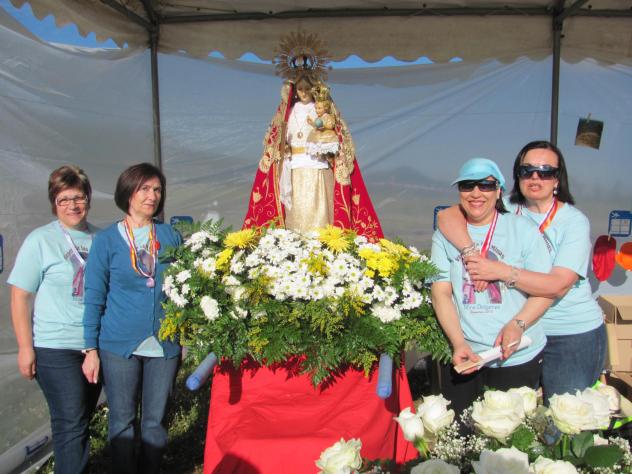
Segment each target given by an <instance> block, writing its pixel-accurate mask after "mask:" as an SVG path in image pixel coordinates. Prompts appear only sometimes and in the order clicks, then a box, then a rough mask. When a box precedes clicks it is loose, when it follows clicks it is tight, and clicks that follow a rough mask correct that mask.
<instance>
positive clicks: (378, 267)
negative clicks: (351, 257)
mask: <svg viewBox="0 0 632 474" xmlns="http://www.w3.org/2000/svg"><path fill="white" fill-rule="evenodd" d="M358 255H359V256H360V257H361V258H363V259H364V260H365V261H366V266H367V269H369V270H373V271H374V272H373V275H369V274H368V273H367V272H365V274H366V275H367V276H371V277H373V276H374V274H375V272H377V273H379V275H380V276H381V277H383V278H386V277H389V276H391V275H392V274H393V273H395V272H396V271H397V269H398V268H399V259H398V257H397V255H393V254H390V253H387V252H376V251H374V250H372V249H368V248H364V249H361V250H360V251H359V252H358Z"/></svg>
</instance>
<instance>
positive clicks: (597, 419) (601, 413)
mask: <svg viewBox="0 0 632 474" xmlns="http://www.w3.org/2000/svg"><path fill="white" fill-rule="evenodd" d="M578 396H579V397H580V398H581V399H582V400H583V401H585V402H587V403H590V404H591V405H592V407H593V411H594V415H593V416H594V421H593V423H592V426H589V427H585V428H584V429H587V430H598V429H603V428H608V425H609V424H610V400H609V399H608V396H607V395H606V394H604V393H601V392H600V391H598V390H595V389H594V388H586V389H584V391H583V392H581V394H580V393H578Z"/></svg>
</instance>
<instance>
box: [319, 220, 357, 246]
mask: <svg viewBox="0 0 632 474" xmlns="http://www.w3.org/2000/svg"><path fill="white" fill-rule="evenodd" d="M318 240H320V241H321V242H322V243H323V244H325V245H326V246H327V248H329V250H331V251H332V252H345V251H346V250H349V247H350V246H351V239H350V238H349V233H348V232H347V231H345V230H344V229H341V228H340V227H334V226H332V225H328V226H327V227H323V228H322V229H318Z"/></svg>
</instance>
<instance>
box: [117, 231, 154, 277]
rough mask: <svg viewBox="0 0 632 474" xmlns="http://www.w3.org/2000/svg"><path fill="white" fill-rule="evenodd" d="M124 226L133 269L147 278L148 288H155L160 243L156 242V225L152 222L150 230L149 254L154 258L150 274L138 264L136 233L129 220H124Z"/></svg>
mask: <svg viewBox="0 0 632 474" xmlns="http://www.w3.org/2000/svg"><path fill="white" fill-rule="evenodd" d="M123 226H124V227H125V235H126V237H127V242H128V244H129V258H130V260H131V262H132V268H133V269H134V271H135V272H136V273H138V274H139V275H142V276H144V277H145V278H147V286H148V287H149V288H153V287H154V285H155V284H156V282H155V280H154V275H155V274H156V257H157V255H158V245H159V244H158V241H157V240H156V225H155V224H154V223H153V222H152V223H151V227H150V228H149V252H150V254H151V256H152V268H151V270H150V271H149V272H145V271H144V270H143V268H142V265H139V264H138V253H137V251H136V242H135V241H134V233H133V232H132V230H131V229H130V228H129V224H128V223H127V219H123Z"/></svg>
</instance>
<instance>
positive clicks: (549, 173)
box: [518, 165, 559, 179]
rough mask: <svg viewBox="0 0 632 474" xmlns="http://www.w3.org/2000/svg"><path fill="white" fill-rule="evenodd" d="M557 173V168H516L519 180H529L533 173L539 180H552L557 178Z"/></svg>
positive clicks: (530, 166) (545, 166) (528, 166)
mask: <svg viewBox="0 0 632 474" xmlns="http://www.w3.org/2000/svg"><path fill="white" fill-rule="evenodd" d="M558 171H559V169H558V168H555V167H554V166H550V165H542V166H532V165H520V167H519V168H518V177H519V178H521V179H525V178H530V177H531V176H532V175H533V173H536V174H537V175H538V178H540V179H554V178H557V174H558Z"/></svg>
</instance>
